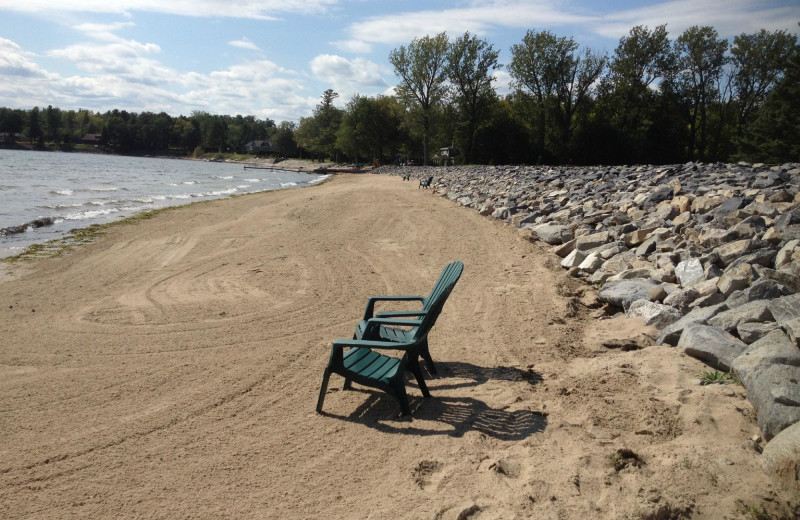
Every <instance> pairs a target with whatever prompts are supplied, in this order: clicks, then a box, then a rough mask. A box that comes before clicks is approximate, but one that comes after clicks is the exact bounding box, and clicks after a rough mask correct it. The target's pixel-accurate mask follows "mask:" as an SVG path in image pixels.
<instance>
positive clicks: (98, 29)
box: [73, 22, 136, 42]
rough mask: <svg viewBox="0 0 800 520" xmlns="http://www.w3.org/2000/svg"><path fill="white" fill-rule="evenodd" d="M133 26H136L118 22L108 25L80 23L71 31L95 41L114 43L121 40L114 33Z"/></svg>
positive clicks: (130, 23) (131, 23)
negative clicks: (78, 32) (80, 33)
mask: <svg viewBox="0 0 800 520" xmlns="http://www.w3.org/2000/svg"><path fill="white" fill-rule="evenodd" d="M135 25H136V24H134V23H133V22H118V23H110V24H99V23H82V24H79V25H76V26H74V27H73V29H75V30H77V31H80V32H82V33H84V34H86V35H87V36H89V37H90V38H94V39H96V40H102V41H108V42H116V41H120V40H122V38H120V37H119V36H117V35H116V34H114V33H115V32H116V31H119V30H120V29H125V28H128V27H134V26H135Z"/></svg>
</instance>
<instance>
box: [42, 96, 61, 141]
mask: <svg viewBox="0 0 800 520" xmlns="http://www.w3.org/2000/svg"><path fill="white" fill-rule="evenodd" d="M44 124H45V134H44V136H45V140H46V141H50V142H53V143H56V144H59V143H60V142H61V137H62V135H61V110H59V109H58V108H53V105H47V108H46V109H45V111H44Z"/></svg>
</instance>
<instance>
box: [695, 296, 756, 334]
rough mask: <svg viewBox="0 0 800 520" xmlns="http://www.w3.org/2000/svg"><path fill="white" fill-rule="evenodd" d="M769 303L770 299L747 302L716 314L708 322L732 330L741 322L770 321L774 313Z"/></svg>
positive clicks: (719, 327) (713, 325)
mask: <svg viewBox="0 0 800 520" xmlns="http://www.w3.org/2000/svg"><path fill="white" fill-rule="evenodd" d="M769 303H770V302H769V301H768V300H756V301H754V302H748V303H745V304H743V305H740V306H738V307H736V308H734V309H730V310H727V311H725V312H722V313H720V314H718V315H716V316H714V317H713V318H712V319H710V320H708V324H709V325H711V326H712V327H717V328H718V329H722V330H724V331H727V332H732V331H734V330H736V326H737V325H739V324H740V323H748V322H751V321H755V322H762V321H769V320H771V319H772V313H771V312H770V311H769V308H768V306H769Z"/></svg>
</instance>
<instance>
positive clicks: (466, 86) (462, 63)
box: [445, 32, 500, 163]
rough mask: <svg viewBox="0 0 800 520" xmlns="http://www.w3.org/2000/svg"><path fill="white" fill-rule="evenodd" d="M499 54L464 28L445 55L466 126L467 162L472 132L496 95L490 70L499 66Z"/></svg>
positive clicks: (473, 132) (470, 155) (469, 161)
mask: <svg viewBox="0 0 800 520" xmlns="http://www.w3.org/2000/svg"><path fill="white" fill-rule="evenodd" d="M499 54H500V51H496V50H494V48H493V47H492V45H491V44H489V43H488V42H487V41H486V40H480V39H478V38H477V37H476V36H473V35H470V34H469V32H466V33H464V35H463V36H461V37H459V38H458V39H456V41H455V42H453V44H452V45H451V46H450V52H449V53H448V55H447V65H446V67H445V71H446V73H447V77H448V79H449V80H450V82H451V83H452V85H453V87H454V90H455V92H456V95H455V100H456V103H457V104H458V105H459V108H460V111H461V113H462V117H463V118H464V120H465V121H466V126H467V130H466V139H465V141H464V143H465V144H464V160H465V162H467V163H471V162H472V158H473V156H472V149H473V146H474V142H475V132H476V130H477V128H478V125H479V123H480V121H481V119H482V117H483V115H484V114H485V112H486V109H487V107H488V106H489V104H490V103H491V101H492V100H493V99H494V97H495V92H494V89H493V88H492V82H493V81H494V77H493V76H492V75H491V73H492V71H493V70H494V69H496V68H498V64H497V57H498V56H499Z"/></svg>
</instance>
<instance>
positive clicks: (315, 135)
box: [295, 89, 342, 160]
mask: <svg viewBox="0 0 800 520" xmlns="http://www.w3.org/2000/svg"><path fill="white" fill-rule="evenodd" d="M338 97H339V94H338V93H336V92H334V91H333V90H332V89H328V90H326V91H325V92H323V93H322V101H320V103H319V104H318V105H317V106H316V107H315V108H314V115H313V116H312V117H301V118H300V125H299V126H298V127H297V131H296V132H295V138H296V139H297V146H298V147H299V148H301V149H304V150H308V151H309V152H311V153H313V154H315V155H317V156H318V157H319V158H320V159H322V158H324V157H326V156H328V157H331V158H333V159H334V160H336V159H337V153H336V152H337V148H336V136H337V133H338V131H339V125H340V124H341V122H342V110H340V109H338V108H336V107H335V106H333V100H334V99H336V98H338Z"/></svg>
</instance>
